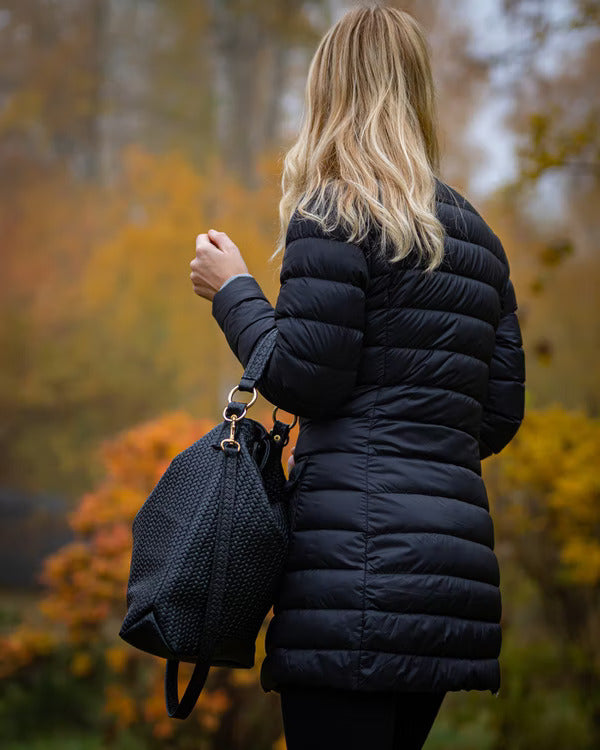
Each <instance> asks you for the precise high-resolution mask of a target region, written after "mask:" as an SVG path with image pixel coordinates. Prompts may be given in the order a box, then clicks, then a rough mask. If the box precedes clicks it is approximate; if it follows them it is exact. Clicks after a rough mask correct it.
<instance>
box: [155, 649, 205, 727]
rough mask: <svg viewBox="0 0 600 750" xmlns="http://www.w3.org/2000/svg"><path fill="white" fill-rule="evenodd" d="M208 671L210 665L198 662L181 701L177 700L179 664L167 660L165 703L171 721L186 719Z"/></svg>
mask: <svg viewBox="0 0 600 750" xmlns="http://www.w3.org/2000/svg"><path fill="white" fill-rule="evenodd" d="M209 670H210V664H208V663H207V662H198V663H197V664H196V666H195V667H194V671H193V673H192V676H191V677H190V681H189V683H188V686H187V687H186V689H185V692H184V694H183V695H182V696H181V700H179V686H178V684H177V674H178V672H179V662H178V661H177V660H176V659H167V671H166V672H165V702H166V704H167V713H168V714H169V717H170V718H171V719H187V717H188V716H189V715H190V713H191V712H192V709H193V708H194V706H195V705H196V701H197V700H198V698H199V697H200V693H201V692H202V688H203V687H204V685H205V683H206V678H207V677H208V672H209Z"/></svg>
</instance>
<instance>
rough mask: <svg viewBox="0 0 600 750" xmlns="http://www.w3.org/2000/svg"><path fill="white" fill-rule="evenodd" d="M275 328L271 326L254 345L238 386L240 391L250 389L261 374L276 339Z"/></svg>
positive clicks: (276, 331) (276, 332)
mask: <svg viewBox="0 0 600 750" xmlns="http://www.w3.org/2000/svg"><path fill="white" fill-rule="evenodd" d="M277 334H278V330H277V328H271V330H270V331H268V332H267V333H266V334H265V335H264V336H262V337H261V338H260V339H259V340H258V343H257V344H256V345H255V347H254V349H253V350H252V354H251V355H250V359H249V360H248V364H247V365H246V369H245V370H244V374H243V375H242V379H241V380H240V384H239V386H238V388H239V390H240V391H251V390H252V389H253V388H254V386H255V384H256V381H257V380H258V379H259V378H260V376H261V375H262V374H263V370H264V369H265V367H266V366H267V362H268V361H269V357H270V356H271V353H272V352H273V349H274V347H275V342H276V340H277Z"/></svg>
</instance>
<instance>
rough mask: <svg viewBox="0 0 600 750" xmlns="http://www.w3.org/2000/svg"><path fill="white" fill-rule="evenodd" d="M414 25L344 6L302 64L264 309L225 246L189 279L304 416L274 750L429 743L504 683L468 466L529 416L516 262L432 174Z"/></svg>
mask: <svg viewBox="0 0 600 750" xmlns="http://www.w3.org/2000/svg"><path fill="white" fill-rule="evenodd" d="M434 106H435V104H434V86H433V82H432V77H431V70H430V60H429V54H428V49H427V46H426V42H425V39H424V36H423V33H422V30H421V29H420V27H419V26H418V24H417V23H416V22H415V20H414V19H413V18H412V17H411V16H410V15H409V14H407V13H404V12H402V11H400V10H396V9H394V8H387V7H371V8H360V9H355V10H352V11H350V12H348V13H347V14H346V15H345V16H344V17H342V18H341V20H340V21H338V23H336V24H335V25H334V26H333V27H332V28H331V29H330V30H329V31H328V32H327V34H326V35H325V36H324V38H323V39H322V41H321V43H320V44H319V47H318V49H317V51H316V53H315V55H314V58H313V60H312V63H311V66H310V70H309V74H308V82H307V88H306V111H305V117H304V120H303V123H302V127H301V131H300V135H299V137H298V139H297V141H296V143H295V145H294V146H293V147H292V148H291V149H290V151H289V152H288V153H287V155H286V159H285V164H284V174H283V180H282V185H283V197H282V199H281V203H280V218H281V233H280V243H279V248H278V249H282V248H284V249H285V252H284V255H283V262H282V267H281V273H280V280H281V289H280V292H279V296H278V299H277V303H276V305H275V308H273V307H272V306H271V304H270V303H269V302H268V300H267V299H266V297H265V295H264V294H263V292H262V290H261V288H260V286H259V285H258V283H257V282H256V280H255V279H254V278H253V277H252V276H251V275H250V274H249V273H248V269H247V267H246V265H245V263H244V261H243V259H242V257H241V255H240V252H239V250H238V248H237V247H236V245H235V244H234V243H233V242H232V240H231V239H230V238H229V237H228V236H227V235H226V234H225V233H222V232H214V231H213V230H210V231H209V233H207V234H201V235H199V236H198V238H197V250H196V258H195V259H194V260H193V261H192V262H191V266H192V273H191V278H192V282H193V285H194V290H195V292H196V293H197V294H199V295H200V296H202V297H205V298H207V299H209V300H212V314H213V316H214V318H215V319H216V321H217V322H218V324H219V326H220V327H221V328H222V330H223V332H224V334H225V336H226V338H227V341H228V342H229V345H230V347H231V349H232V351H233V352H234V353H235V355H236V356H237V357H238V359H239V360H240V362H241V363H242V365H244V366H245V365H246V363H247V362H248V359H249V357H250V353H251V352H252V349H253V347H254V346H255V344H256V342H257V341H258V340H259V338H260V337H261V336H263V335H264V334H265V333H266V332H267V331H268V330H270V329H272V328H273V327H276V328H277V329H278V332H279V335H278V338H277V344H276V346H275V349H274V351H273V354H272V355H271V358H270V360H269V363H268V366H267V368H266V370H265V373H264V375H263V377H262V378H261V380H260V382H259V385H258V390H259V391H260V392H261V393H262V394H263V395H264V396H265V397H266V398H267V399H268V400H269V401H270V402H271V403H273V404H275V405H277V406H278V407H281V408H282V409H284V410H286V411H288V412H291V413H292V414H296V415H298V416H299V422H300V429H299V434H298V439H297V443H296V446H295V452H294V455H295V464H294V466H293V469H292V471H291V475H290V480H291V482H290V483H291V485H292V487H293V491H292V495H291V502H292V508H293V522H292V540H291V548H290V554H289V559H288V561H287V567H286V572H285V575H284V578H283V581H282V585H281V589H280V592H279V596H278V600H277V602H276V603H275V607H274V616H273V618H272V619H271V621H270V623H269V627H268V630H267V638H266V651H267V655H266V659H265V661H264V662H263V665H262V670H261V685H262V687H263V689H264V690H265V691H269V690H275V691H277V692H279V693H280V695H281V702H282V703H281V705H282V712H283V722H284V729H285V733H286V739H287V743H288V748H289V749H290V750H295V748H312V749H314V748H321V747H323V748H325V747H327V748H330V747H331V746H332V745H331V743H332V742H333V741H335V742H337V746H339V747H343V748H345V749H348V748H373V749H375V748H402V750H409V749H411V748H420V747H422V745H423V743H424V742H425V739H426V737H427V735H428V733H429V731H430V729H431V726H432V724H433V721H434V719H435V717H436V715H437V713H438V710H439V708H440V706H441V703H442V700H443V698H444V696H445V694H446V692H447V691H449V690H490V691H491V692H492V693H494V694H497V692H498V689H499V686H500V670H499V661H498V657H499V653H500V645H501V627H500V617H501V598H500V590H499V569H498V562H497V559H496V556H495V553H494V551H493V549H494V530H493V524H492V519H491V517H490V514H489V505H488V498H487V495H486V489H485V486H484V483H483V480H482V476H481V460H482V459H484V458H486V457H487V456H489V455H490V454H492V453H498V452H499V451H501V450H502V448H503V447H504V446H505V445H506V444H507V443H508V442H509V441H510V440H511V439H512V437H513V436H514V435H515V433H516V432H517V430H518V428H519V425H520V423H521V421H522V419H523V415H524V381H525V360H524V353H523V348H522V339H521V331H520V328H519V322H518V319H517V315H516V309H517V303H516V298H515V292H514V288H513V284H512V281H511V279H510V274H509V263H508V260H507V257H506V254H505V252H504V250H503V247H502V245H501V243H500V240H499V239H498V237H497V236H496V235H495V234H494V233H493V231H492V230H491V229H490V228H489V227H488V226H487V224H486V223H485V221H484V220H483V218H482V217H481V216H480V214H479V213H478V212H477V211H476V209H475V208H474V207H473V206H472V205H471V204H470V203H469V202H468V201H467V200H466V199H465V198H464V197H463V196H461V195H460V194H459V193H458V192H457V191H456V190H454V189H452V188H451V187H449V186H448V185H446V184H445V183H443V182H442V181H441V180H440V178H439V177H438V169H439V155H438V144H437V135H436V126H435V112H434Z"/></svg>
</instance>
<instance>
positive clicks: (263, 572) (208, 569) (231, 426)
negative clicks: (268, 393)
mask: <svg viewBox="0 0 600 750" xmlns="http://www.w3.org/2000/svg"><path fill="white" fill-rule="evenodd" d="M277 333H278V332H277V329H272V330H271V331H269V332H268V333H267V334H265V335H264V336H263V337H262V338H261V339H260V340H259V341H258V343H257V344H256V346H255V348H254V350H253V352H252V356H251V357H250V360H249V361H248V364H247V367H246V369H245V371H244V374H243V376H242V379H241V381H240V383H239V385H237V386H235V387H234V388H233V389H232V390H231V392H230V394H229V403H228V405H227V406H226V407H225V409H224V411H223V416H224V417H225V419H224V421H223V422H221V423H220V424H218V425H216V426H215V427H214V428H213V429H212V430H211V431H210V432H208V433H207V434H206V435H204V437H202V438H200V439H199V440H197V441H196V442H195V443H194V444H193V445H191V446H190V447H189V448H187V449H186V450H184V451H183V452H181V453H179V454H178V455H177V456H175V458H174V459H173V460H172V461H171V463H170V465H169V467H168V468H167V470H166V471H165V473H164V474H163V475H162V477H161V478H160V480H159V481H158V483H157V484H156V486H155V487H154V489H153V490H152V492H151V494H150V495H149V497H148V498H147V500H146V501H145V503H144V504H143V506H142V507H141V508H140V510H139V511H138V513H137V515H136V517H135V519H134V522H133V549H132V557H131V568H130V574H129V582H128V587H127V607H128V611H127V615H126V617H125V619H124V621H123V624H122V626H121V630H120V632H119V635H120V636H121V638H122V639H123V640H125V641H127V643H129V644H131V645H132V646H135V647H136V648H138V649H141V650H142V651H146V652H148V653H151V654H155V655H156V656H161V657H163V658H165V659H166V660H167V665H166V673H165V700H166V706H167V713H168V715H169V716H170V717H172V718H178V719H185V718H186V717H187V716H189V714H190V712H191V710H192V708H193V707H194V706H195V704H196V701H197V700H198V697H199V695H200V693H201V692H202V688H203V687H204V684H205V682H206V679H207V676H208V672H209V669H210V667H211V666H228V667H234V668H235V667H237V668H246V669H249V668H251V667H253V666H254V659H255V641H256V638H257V636H258V633H259V630H260V627H261V625H262V623H263V621H264V619H265V617H266V615H267V614H268V612H269V610H270V608H271V606H272V604H273V601H274V598H275V594H276V591H277V587H278V585H279V583H280V581H281V577H282V573H283V564H284V561H285V558H286V555H287V551H288V545H289V535H290V509H289V508H290V505H289V502H287V500H288V498H289V492H288V489H289V488H291V486H292V485H293V480H292V478H290V479H288V480H286V478H285V474H284V472H283V467H282V462H281V459H282V449H283V446H284V445H286V444H287V442H288V440H289V432H290V430H291V428H292V427H293V426H294V425H295V424H296V421H297V417H294V421H293V422H292V424H291V425H288V424H285V423H283V422H280V421H279V420H277V419H276V418H275V414H276V411H277V408H275V410H274V411H273V420H274V424H273V428H272V429H271V431H270V432H267V430H266V428H265V427H264V426H263V425H262V424H261V423H260V422H257V421H256V420H254V419H250V418H249V417H246V416H245V414H246V410H247V408H248V407H249V406H250V405H251V404H252V403H254V401H255V399H256V397H257V393H256V388H255V387H254V386H255V383H256V381H257V380H258V379H259V378H260V376H261V374H262V372H263V369H264V367H265V365H266V363H267V361H268V358H269V356H270V354H271V352H272V350H273V347H274V345H275V339H276V336H277ZM237 389H239V390H240V391H251V392H253V397H252V399H251V401H249V402H248V403H244V402H241V401H232V396H233V393H234V392H235V391H236V390H237ZM181 661H183V662H191V663H194V664H195V665H196V666H195V668H194V672H193V674H192V677H191V679H190V682H189V684H188V686H187V688H186V690H185V693H184V695H183V697H182V698H181V700H180V699H179V695H178V686H177V672H178V667H179V662H181Z"/></svg>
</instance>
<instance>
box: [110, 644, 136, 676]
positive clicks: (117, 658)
mask: <svg viewBox="0 0 600 750" xmlns="http://www.w3.org/2000/svg"><path fill="white" fill-rule="evenodd" d="M129 656H130V651H129V649H125V648H124V647H122V646H110V647H109V648H107V649H106V651H105V652H104V659H105V661H106V664H107V665H108V667H109V669H110V670H111V671H112V672H114V673H115V674H122V673H123V672H124V671H125V668H126V667H127V662H128V661H129Z"/></svg>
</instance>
